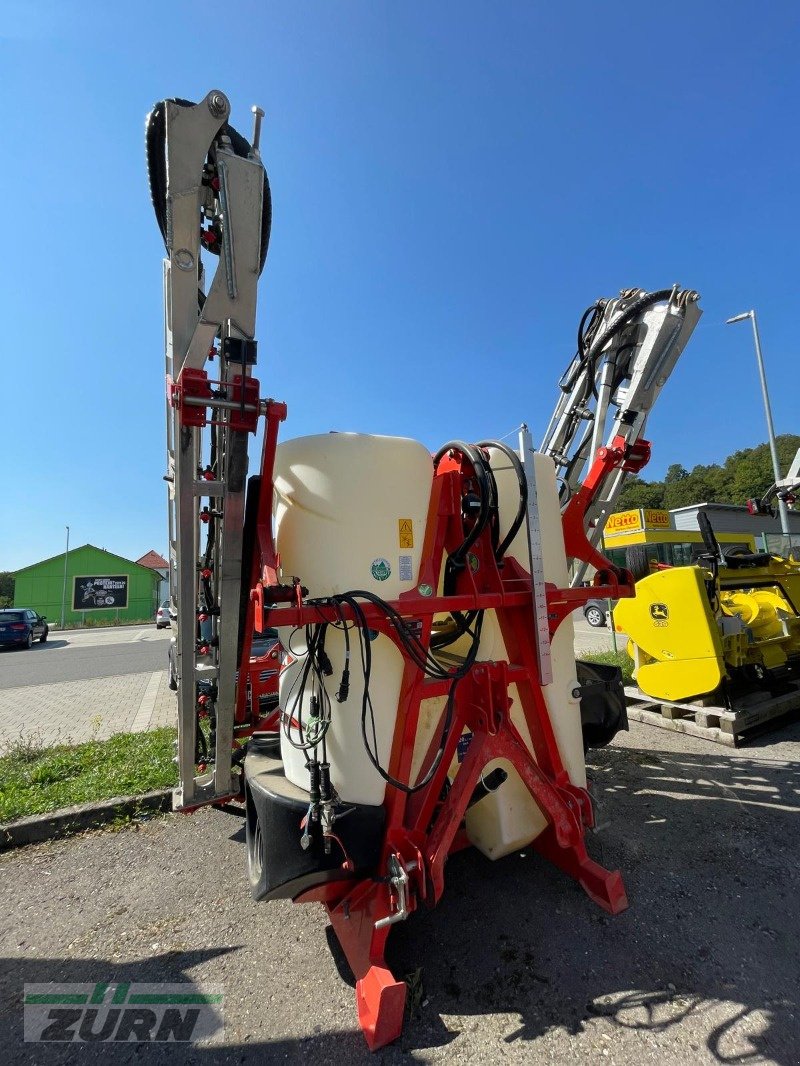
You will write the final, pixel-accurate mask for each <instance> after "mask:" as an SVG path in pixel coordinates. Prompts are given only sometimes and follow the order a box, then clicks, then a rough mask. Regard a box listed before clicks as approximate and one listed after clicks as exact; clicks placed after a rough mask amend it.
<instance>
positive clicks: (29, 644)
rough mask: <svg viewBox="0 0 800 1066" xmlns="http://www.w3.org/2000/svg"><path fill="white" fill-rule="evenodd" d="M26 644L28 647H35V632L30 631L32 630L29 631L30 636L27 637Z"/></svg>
mask: <svg viewBox="0 0 800 1066" xmlns="http://www.w3.org/2000/svg"><path fill="white" fill-rule="evenodd" d="M24 646H25V648H26V649H27V648H32V647H33V633H30V632H29V633H28V636H27V637H26V638H25V645H24Z"/></svg>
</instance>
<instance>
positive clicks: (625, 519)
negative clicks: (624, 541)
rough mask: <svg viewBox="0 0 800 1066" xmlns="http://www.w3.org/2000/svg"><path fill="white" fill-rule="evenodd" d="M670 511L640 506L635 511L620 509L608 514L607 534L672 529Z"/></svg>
mask: <svg viewBox="0 0 800 1066" xmlns="http://www.w3.org/2000/svg"><path fill="white" fill-rule="evenodd" d="M670 528H671V526H670V521H669V511H658V510H655V509H654V508H651V507H639V508H637V509H636V510H634V511H618V512H617V513H616V514H612V515H609V516H608V521H607V522H606V534H607V535H609V534H611V535H613V534H615V533H640V532H641V531H642V530H645V529H670Z"/></svg>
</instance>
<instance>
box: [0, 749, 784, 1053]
mask: <svg viewBox="0 0 800 1066" xmlns="http://www.w3.org/2000/svg"><path fill="white" fill-rule="evenodd" d="M589 769H590V773H591V776H592V779H593V784H594V789H595V793H596V794H597V795H598V797H599V800H600V803H599V808H600V817H601V820H606V821H607V822H608V825H607V827H606V828H605V829H603V830H602V831H601V832H599V833H598V834H596V835H594V836H593V837H592V839H591V840H590V849H591V851H592V853H593V854H594V857H595V858H597V859H598V860H599V861H601V862H603V863H604V864H605V865H607V866H609V867H610V868H616V867H619V868H620V869H621V870H622V872H623V875H624V877H625V880H626V885H627V889H628V895H629V898H630V903H631V905H630V909H629V910H628V911H626V912H625V913H624V914H621V915H619V916H617V917H610V916H609V915H607V914H605V913H604V912H603V911H602V910H600V909H599V908H597V907H596V906H595V905H594V904H592V903H591V901H590V900H589V899H588V898H587V897H586V896H585V895H584V894H583V893H582V892H581V890H580V889H579V888H578V887H577V886H576V885H574V884H573V883H572V882H571V881H569V880H568V879H567V878H565V877H564V875H562V874H561V873H559V872H558V871H556V870H555V869H554V868H553V867H551V866H549V865H548V864H547V863H546V862H545V861H544V860H543V859H541V858H540V857H539V856H538V855H537V854H536V853H535V852H534V851H532V850H529V851H525V852H522V853H518V854H514V855H511V856H509V857H507V858H506V859H503V860H502V861H500V862H498V863H494V864H492V863H489V862H488V861H486V860H484V859H483V858H482V857H481V856H480V855H479V854H477V853H476V852H465V853H461V854H459V855H456V856H455V857H454V858H453V859H452V860H451V861H450V863H449V864H448V867H447V878H446V880H447V886H446V891H445V895H444V898H443V900H442V903H441V904H440V905H439V907H437V908H436V909H435V910H433V911H420V912H417V914H416V915H415V916H414V917H413V918H412V919H411V921H409V922H407V923H404V924H401V925H399V926H397V927H396V928H395V929H394V930H393V932H392V936H391V937H390V940H389V954H388V961H389V964H390V965H391V967H392V968H393V970H394V972H395V974H396V975H397V976H399V977H410V976H412V975H413V976H416V977H417V978H418V980H417V981H416V982H415V984H416V986H417V994H416V995H415V996H414V997H412V999H413V1002H412V1004H411V1010H410V1017H409V1019H408V1022H407V1025H406V1028H405V1031H404V1034H403V1036H402V1038H401V1040H400V1041H399V1042H398V1044H397V1045H395V1046H394V1047H392V1048H390V1049H386V1050H385V1051H384V1052H382V1053H381V1054H380V1055H379V1056H377V1057H371V1056H370V1055H369V1054H368V1053H367V1051H366V1048H365V1045H364V1043H363V1039H362V1037H361V1034H360V1033H359V1032H358V1031H357V1029H356V1028H355V1006H353V1014H352V1019H353V1030H352V1031H346V1032H328V1031H326V1027H325V1026H324V1025H322V1026H315V1024H314V1022H315V1013H314V1011H313V1009H312V1004H310V1003H309V1002H307V1001H306V1000H303V999H302V996H303V993H302V992H298V1010H302V1011H303V1012H304V1013H303V1016H302V1017H300V1019H299V1022H298V1024H299V1025H300V1027H301V1029H302V1030H305V1031H306V1032H307V1033H308V1036H306V1037H303V1038H300V1039H296V1040H295V1039H289V1038H286V1039H282V1038H276V1039H274V1040H271V1041H260V1042H258V1043H250V1042H248V1041H245V1042H241V1043H237V1044H236V1045H235V1046H231V1045H227V1046H226V1047H224V1048H215V1047H211V1046H209V1047H202V1046H199V1047H193V1048H186V1047H183V1048H178V1047H176V1045H175V1044H150V1045H148V1048H147V1051H146V1054H144V1055H142V1054H141V1052H143V1051H144V1049H143V1048H142V1047H141V1046H137V1045H136V1044H134V1043H130V1044H126V1045H119V1044H118V1045H115V1046H113V1047H110V1046H109V1045H108V1044H96V1045H84V1046H82V1047H81V1049H80V1052H81V1054H80V1061H86V1062H101V1061H102V1062H110V1063H112V1064H115V1063H127V1062H131V1063H133V1062H141V1061H146V1062H148V1063H155V1064H160V1063H162V1062H163V1063H167V1062H169V1063H174V1062H183V1061H191V1062H195V1063H197V1064H198V1066H210V1064H216V1063H218V1062H219V1063H222V1062H226V1063H227V1062H243V1063H249V1062H267V1063H269V1062H273V1061H276V1062H277V1061H281V1062H290V1063H294V1062H297V1063H305V1062H308V1061H311V1060H312V1059H314V1058H317V1057H319V1058H320V1059H322V1060H324V1061H325V1062H326V1063H343V1064H344V1063H347V1064H352V1063H354V1062H369V1061H372V1062H375V1061H382V1062H390V1063H391V1062H400V1061H408V1059H409V1056H411V1057H413V1058H415V1059H417V1060H418V1061H428V1058H429V1056H427V1055H426V1054H425V1051H424V1050H423V1049H431V1050H433V1049H436V1048H438V1049H440V1051H439V1052H438V1053H435V1057H436V1058H437V1059H439V1058H443V1057H447V1056H448V1054H449V1051H448V1045H449V1044H451V1043H452V1042H453V1041H455V1040H456V1039H457V1037H458V1036H459V1035H460V1034H461V1033H462V1032H464V1031H465V1030H466V1032H465V1033H464V1040H463V1041H461V1042H459V1044H458V1051H459V1054H460V1056H462V1057H463V1056H465V1055H466V1056H467V1057H469V1055H470V1053H471V1052H474V1051H475V1050H477V1049H478V1048H480V1050H481V1054H482V1056H484V1057H486V1061H490V1060H491V1059H492V1058H494V1059H496V1058H497V1057H499V1056H500V1055H501V1054H502V1045H505V1046H506V1049H507V1051H508V1052H509V1053H513V1054H514V1056H515V1057H521V1058H522V1057H524V1058H531V1059H532V1058H533V1057H534V1056H536V1055H537V1052H538V1049H536V1048H534V1047H533V1046H531V1042H534V1041H537V1040H539V1039H540V1038H542V1037H543V1036H545V1035H546V1034H550V1035H552V1034H556V1035H559V1034H560V1035H561V1036H562V1037H569V1036H574V1035H581V1036H583V1035H584V1034H589V1035H591V1036H592V1038H593V1039H592V1042H591V1043H592V1045H593V1046H594V1047H598V1046H600V1044H598V1043H597V1041H601V1040H603V1039H606V1040H608V1041H609V1043H608V1044H607V1045H606V1046H607V1047H608V1048H609V1049H610V1050H611V1051H612V1052H613V1051H616V1054H614V1055H613V1056H612V1057H615V1058H619V1056H620V1055H621V1054H623V1053H624V1061H626V1062H633V1061H643V1062H644V1061H647V1062H653V1063H657V1062H659V1061H660V1059H659V1055H663V1050H664V1046H665V1045H664V1043H661V1044H660V1045H659V1048H660V1049H661V1050H660V1051H659V1050H658V1049H656V1048H655V1047H650V1045H649V1043H644V1044H641V1045H640V1044H637V1043H636V1041H637V1038H639V1037H641V1038H644V1039H645V1040H646V1041H658V1040H662V1041H671V1043H668V1044H667V1045H666V1046H667V1047H668V1048H669V1049H670V1055H669V1061H671V1062H676V1061H686V1062H692V1061H695V1057H696V1058H697V1060H700V1059H701V1058H702V1059H703V1060H705V1059H707V1058H708V1056H709V1055H710V1056H711V1057H712V1058H713V1059H714V1060H716V1061H717V1062H720V1063H730V1064H736V1066H742V1064H745V1063H750V1062H755V1061H757V1060H759V1059H766V1060H768V1061H770V1062H773V1063H777V1064H779V1066H795V1064H796V1063H797V1062H798V1061H800V1033H799V1032H798V1025H797V1011H798V999H797V973H798V962H799V960H798V941H799V940H800V938H799V937H798V932H800V900H799V899H798V893H797V888H796V862H797V860H796V855H797V849H796V838H797V833H798V829H800V819H799V818H798V815H800V763H798V762H796V761H788V760H778V759H773V760H767V759H763V758H762V759H759V760H757V759H753V758H748V757H747V755H746V754H744V755H742V754H739V753H736V754H732V753H729V752H727V751H726V752H722V753H720V752H718V751H716V750H714V749H712V748H710V749H709V751H708V753H702V754H699V755H698V754H686V753H682V752H664V751H658V752H653V751H647V750H642V749H638V748H623V747H611V748H609V749H606V750H604V751H602V752H599V753H596V754H594V755H593V756H592V759H591V765H590V768H589ZM215 825H216V826H217V827H218V831H220V832H221V833H223V834H224V835H225V836H226V837H230V832H231V828H233V827H232V826H231V824H230V821H229V820H228V819H226V820H225V821H218V822H215ZM242 876H244V870H243V871H242ZM263 906H264V907H267V908H268V907H269V904H266V905H263ZM265 918H266V915H265ZM243 935H246V934H244V931H243ZM236 950H237V949H236V948H235V947H232V948H227V949H226V948H223V949H214V950H209V951H202V950H199V951H186V952H170V953H167V954H161V955H157V956H154V957H153V958H152V959H148V960H146V961H144V962H141V961H137V962H136V963H127V964H120V963H115V962H113V961H109V960H103V959H98V960H97V961H86V960H68V959H32V958H29V959H24V960H19V959H15V960H4V961H2V962H0V989H2V993H0V1008H1V1010H2V1013H1V1014H0V1047H2V1046H4V1045H5V1046H9V1047H19V1048H21V1047H23V1046H25V1045H21V1044H18V1043H16V1041H17V1040H18V1039H19V1037H20V1033H21V1024H22V1017H21V1014H22V1012H21V1004H20V995H21V990H22V985H23V983H25V982H29V983H33V982H46V981H70V982H95V981H109V982H120V981H123V982H124V981H132V982H142V981H183V980H187V979H188V977H187V975H188V974H189V972H190V971H191V970H192V968H194V967H196V966H197V965H198V964H199V963H201V962H204V961H208V960H213V959H214V958H216V957H217V956H220V955H224V954H226V953H228V952H231V953H235V952H236ZM264 950H265V951H268V950H269V941H268V939H265V942H264ZM333 954H334V958H335V960H336V962H337V966H338V968H339V970H340V973H341V974H342V976H343V977H345V978H346V977H347V976H348V975H347V972H346V971H347V968H346V963H344V964H343V959H342V958H341V954H340V952H338V949H337V948H336V947H335V940H334V950H333ZM232 958H233V959H234V960H235V954H233V955H232ZM228 979H230V980H233V979H234V978H233V975H231V976H229V978H228ZM209 980H212V979H209ZM235 980H237V981H246V980H248V977H247V973H246V972H239V973H238V974H236V976H235ZM284 981H285V983H288V984H290V983H291V982H294V981H297V982H298V989H300V988H302V985H303V975H302V974H301V973H295V972H287V973H286V974H285V975H284ZM264 991H265V993H267V992H268V991H269V989H267V988H265V989H264ZM266 999H267V996H266V994H265V996H264V997H263V1001H264V1012H265V1017H266V1019H267V1021H268V1019H269V1016H268V1010H269V1007H268V1004H267V1003H266ZM508 1015H511V1016H512V1018H511V1020H510V1021H509V1018H508ZM474 1019H478V1021H477V1022H476V1021H475V1020H474ZM287 1024H288V1023H287V1022H286V1020H285V1019H282V1021H281V1027H282V1028H283V1029H284V1030H285V1029H286V1027H287ZM293 1024H294V1023H293ZM243 1025H246V1022H241V1021H240V1024H239V1029H240V1030H241V1028H242V1027H243ZM276 1035H277V1034H276ZM615 1041H620V1043H619V1044H618V1045H617V1047H616V1049H615ZM623 1041H624V1046H623V1043H622V1042H623ZM588 1044H589V1041H588V1039H587V1045H588ZM559 1046H560V1047H561V1048H565V1049H568V1048H569V1047H570V1045H566V1044H565V1043H564V1040H563V1039H562V1041H561V1044H560V1045H559ZM552 1050H553V1048H552V1046H551V1045H548V1052H550V1051H552ZM454 1053H455V1049H454ZM576 1053H577V1048H576ZM638 1055H641V1058H638V1057H637V1056H638ZM35 1060H36V1061H37V1062H41V1063H44V1064H45V1066H49V1064H51V1063H53V1064H55V1063H59V1064H60V1063H71V1062H74V1061H77V1054H76V1050H75V1048H74V1046H72V1045H53V1044H48V1045H38V1046H37V1047H36V1055H35ZM597 1061H602V1059H598V1060H597ZM609 1061H611V1060H610V1059H609Z"/></svg>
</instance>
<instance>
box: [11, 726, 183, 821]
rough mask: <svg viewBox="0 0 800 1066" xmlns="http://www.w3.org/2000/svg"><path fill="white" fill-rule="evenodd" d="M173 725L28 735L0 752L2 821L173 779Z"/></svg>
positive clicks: (130, 792) (146, 789) (170, 782)
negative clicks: (107, 734) (76, 738)
mask: <svg viewBox="0 0 800 1066" xmlns="http://www.w3.org/2000/svg"><path fill="white" fill-rule="evenodd" d="M175 737H176V732H175V730H174V729H170V728H163V729H154V730H151V731H150V732H148V733H119V734H118V735H117V736H113V737H111V738H110V739H109V740H92V741H89V743H88V744H77V745H75V746H74V747H68V746H67V745H64V744H59V745H56V746H54V747H44V745H43V744H42V743H41V741H40V740H37V739H36V738H28V739H26V740H22V741H19V742H17V743H15V744H13V745H11V746H10V747H8V748H7V749H6V750H5V751H4V753H3V754H2V755H1V756H0V822H10V821H13V820H14V819H15V818H24V817H26V816H27V815H30V814H46V813H47V812H49V811H55V810H58V809H59V807H71V806H72V805H73V804H75V803H90V802H92V801H94V800H103V799H111V798H112V797H113V796H136V795H139V794H140V793H142V792H150V791H151V790H152V789H156V788H171V787H172V786H173V785H175V784H176V782H177V768H176V766H175V764H174V763H173V761H172V758H173V756H174V754H175V745H174V741H175Z"/></svg>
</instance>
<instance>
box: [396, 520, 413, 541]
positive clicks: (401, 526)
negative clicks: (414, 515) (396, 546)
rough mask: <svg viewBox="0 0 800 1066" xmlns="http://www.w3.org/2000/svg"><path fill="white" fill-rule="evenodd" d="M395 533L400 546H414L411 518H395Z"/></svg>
mask: <svg viewBox="0 0 800 1066" xmlns="http://www.w3.org/2000/svg"><path fill="white" fill-rule="evenodd" d="M397 535H398V538H399V540H400V547H401V548H413V547H414V522H413V520H412V519H411V518H398V519H397Z"/></svg>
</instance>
